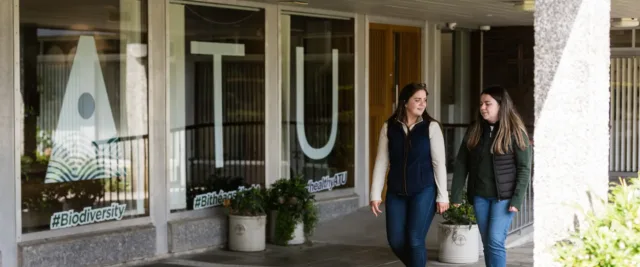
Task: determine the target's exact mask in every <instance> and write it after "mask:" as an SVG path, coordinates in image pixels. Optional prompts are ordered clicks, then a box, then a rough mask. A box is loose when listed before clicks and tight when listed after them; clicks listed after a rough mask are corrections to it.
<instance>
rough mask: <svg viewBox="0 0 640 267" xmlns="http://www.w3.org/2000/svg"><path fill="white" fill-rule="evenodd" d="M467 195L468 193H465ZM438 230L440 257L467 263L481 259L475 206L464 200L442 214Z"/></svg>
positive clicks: (447, 260) (443, 260) (449, 260)
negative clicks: (442, 219)
mask: <svg viewBox="0 0 640 267" xmlns="http://www.w3.org/2000/svg"><path fill="white" fill-rule="evenodd" d="M465 195H466V194H465ZM442 216H443V218H444V221H443V222H442V223H440V225H439V226H440V229H439V230H440V231H438V242H439V244H440V249H439V250H438V259H439V261H440V262H444V263H455V264H467V263H474V262H477V261H478V259H479V244H480V232H479V231H478V225H477V222H476V216H475V213H474V211H473V206H472V205H470V204H469V203H468V202H467V201H464V202H463V203H462V204H461V205H460V206H457V207H456V206H453V205H451V207H450V208H449V209H448V210H447V211H445V212H444V213H443V214H442Z"/></svg>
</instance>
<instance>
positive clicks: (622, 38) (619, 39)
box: [610, 30, 633, 47]
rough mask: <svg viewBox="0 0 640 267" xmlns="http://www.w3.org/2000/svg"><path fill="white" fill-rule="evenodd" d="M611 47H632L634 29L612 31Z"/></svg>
mask: <svg viewBox="0 0 640 267" xmlns="http://www.w3.org/2000/svg"><path fill="white" fill-rule="evenodd" d="M610 36H611V47H632V45H633V41H632V39H633V30H612V31H610Z"/></svg>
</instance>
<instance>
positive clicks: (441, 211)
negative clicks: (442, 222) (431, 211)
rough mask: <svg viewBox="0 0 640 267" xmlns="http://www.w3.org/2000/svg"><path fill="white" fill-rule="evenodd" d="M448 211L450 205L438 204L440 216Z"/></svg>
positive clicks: (437, 210)
mask: <svg viewBox="0 0 640 267" xmlns="http://www.w3.org/2000/svg"><path fill="white" fill-rule="evenodd" d="M448 209H449V203H443V202H436V212H438V214H443V213H444V212H445V211H447V210H448Z"/></svg>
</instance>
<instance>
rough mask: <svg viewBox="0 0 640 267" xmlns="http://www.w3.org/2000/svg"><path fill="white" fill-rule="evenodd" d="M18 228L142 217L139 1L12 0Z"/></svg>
mask: <svg viewBox="0 0 640 267" xmlns="http://www.w3.org/2000/svg"><path fill="white" fill-rule="evenodd" d="M20 61H21V64H20V67H21V88H20V91H21V96H22V101H20V102H19V103H18V105H19V108H20V110H21V112H20V115H21V116H20V125H19V127H20V132H21V136H20V139H19V141H21V143H20V146H19V148H20V152H21V185H22V186H21V195H22V231H23V232H24V233H27V232H35V231H44V230H49V229H59V228H66V227H74V226H79V225H87V224H92V223H98V222H108V221H115V220H121V219H125V218H132V217H137V216H146V215H148V212H149V202H148V184H149V179H148V178H149V177H148V168H147V167H148V162H147V159H148V151H149V146H148V108H147V106H148V105H147V104H148V96H147V93H148V88H147V3H146V1H138V0H102V1H100V2H96V1H72V0H59V1H48V0H20Z"/></svg>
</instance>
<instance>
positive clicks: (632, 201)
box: [553, 178, 640, 267]
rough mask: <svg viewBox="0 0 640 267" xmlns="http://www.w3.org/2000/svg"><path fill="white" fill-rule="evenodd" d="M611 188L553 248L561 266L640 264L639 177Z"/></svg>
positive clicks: (589, 266)
mask: <svg viewBox="0 0 640 267" xmlns="http://www.w3.org/2000/svg"><path fill="white" fill-rule="evenodd" d="M610 189H611V190H610V193H609V199H608V201H607V200H602V199H601V200H600V202H599V204H598V205H599V207H598V208H592V209H591V210H589V211H588V212H585V211H582V212H581V213H582V214H583V215H584V222H583V223H580V225H581V226H578V227H577V228H578V229H576V231H575V232H573V233H571V234H570V236H569V237H568V238H567V239H565V240H562V241H560V242H558V243H557V244H556V245H555V246H554V247H553V252H554V253H555V260H556V261H557V262H558V263H560V264H561V265H560V266H571V267H587V266H588V267H591V266H612V267H613V266H621V267H622V266H624V267H627V266H629V267H631V266H634V267H635V266H640V180H638V178H631V179H629V182H628V183H627V182H626V181H625V180H622V179H621V180H620V184H619V185H615V184H612V186H611V188H610ZM592 198H596V197H595V196H592ZM594 200H595V199H594ZM579 210H581V208H579V209H578V210H577V211H579Z"/></svg>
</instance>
